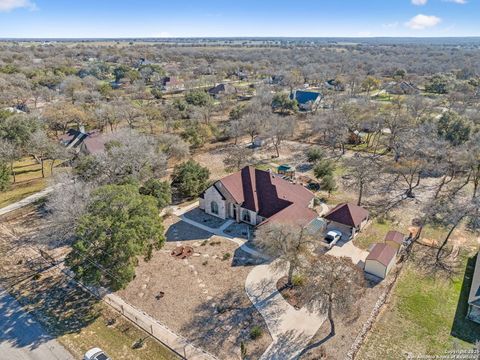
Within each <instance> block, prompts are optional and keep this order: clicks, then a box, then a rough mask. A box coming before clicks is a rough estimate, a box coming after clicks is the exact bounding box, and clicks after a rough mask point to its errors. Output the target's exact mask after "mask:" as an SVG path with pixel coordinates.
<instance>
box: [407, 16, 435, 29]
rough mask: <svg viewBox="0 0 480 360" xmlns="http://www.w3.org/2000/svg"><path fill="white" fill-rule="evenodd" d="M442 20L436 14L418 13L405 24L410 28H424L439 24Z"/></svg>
mask: <svg viewBox="0 0 480 360" xmlns="http://www.w3.org/2000/svg"><path fill="white" fill-rule="evenodd" d="M441 21H442V19H440V18H439V17H437V16H434V15H423V14H418V15H417V16H414V17H413V18H411V19H410V21H408V22H407V23H405V25H406V26H407V27H409V28H410V29H414V30H423V29H426V28H429V27H432V26H435V25H438V24H439V23H440V22H441Z"/></svg>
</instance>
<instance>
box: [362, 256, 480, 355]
mask: <svg viewBox="0 0 480 360" xmlns="http://www.w3.org/2000/svg"><path fill="white" fill-rule="evenodd" d="M471 261H472V260H468V259H467V258H466V257H465V258H463V266H462V268H461V271H460V272H459V273H458V274H457V275H456V276H454V278H453V279H452V280H446V279H438V278H433V277H431V276H425V275H422V274H420V273H419V271H418V270H417V269H416V268H415V266H414V265H413V264H409V265H406V267H405V268H404V269H403V272H402V274H401V275H400V278H399V279H398V283H397V285H396V287H395V289H394V290H393V294H392V297H391V300H390V301H389V302H388V304H387V305H386V308H385V310H384V311H383V312H382V313H381V315H380V316H379V319H378V322H377V323H376V325H375V326H374V327H373V329H372V331H371V332H370V335H369V336H368V337H367V340H366V342H365V343H364V345H363V347H362V348H361V350H360V352H359V354H358V357H357V358H358V359H386V360H387V359H392V360H393V359H401V358H403V357H404V354H405V353H406V352H412V353H414V354H416V355H442V354H444V352H445V351H447V350H451V349H453V348H454V347H457V348H461V349H471V348H473V346H474V341H475V340H476V339H477V340H478V339H480V325H478V324H475V323H473V322H471V321H468V320H466V319H465V315H466V299H467V297H468V291H469V283H470V281H471V273H473V267H472V266H471ZM467 263H468V264H469V266H467ZM465 269H467V271H466V272H465Z"/></svg>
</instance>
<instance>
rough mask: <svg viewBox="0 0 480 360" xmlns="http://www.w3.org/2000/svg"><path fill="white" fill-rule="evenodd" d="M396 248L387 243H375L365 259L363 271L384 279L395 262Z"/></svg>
mask: <svg viewBox="0 0 480 360" xmlns="http://www.w3.org/2000/svg"><path fill="white" fill-rule="evenodd" d="M396 253H397V250H396V249H395V248H393V247H391V246H390V245H387V244H381V243H378V244H375V245H374V246H373V247H372V250H371V251H370V253H369V254H368V256H367V258H366V259H365V267H364V270H365V272H367V273H369V274H372V275H375V276H377V277H379V278H381V279H385V278H386V277H387V275H388V272H389V271H390V270H391V268H392V267H393V265H394V264H395V255H396Z"/></svg>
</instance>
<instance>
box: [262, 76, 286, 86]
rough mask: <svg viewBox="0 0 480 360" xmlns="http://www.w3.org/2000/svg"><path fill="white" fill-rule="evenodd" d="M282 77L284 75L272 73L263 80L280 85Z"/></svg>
mask: <svg viewBox="0 0 480 360" xmlns="http://www.w3.org/2000/svg"><path fill="white" fill-rule="evenodd" d="M284 78H285V76H283V75H272V76H270V77H267V78H266V79H265V81H264V82H265V83H266V84H270V85H280V84H281V83H282V82H283V79H284Z"/></svg>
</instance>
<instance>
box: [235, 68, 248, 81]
mask: <svg viewBox="0 0 480 360" xmlns="http://www.w3.org/2000/svg"><path fill="white" fill-rule="evenodd" d="M235 76H236V77H238V80H242V81H243V80H248V72H247V71H246V70H237V71H235Z"/></svg>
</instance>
